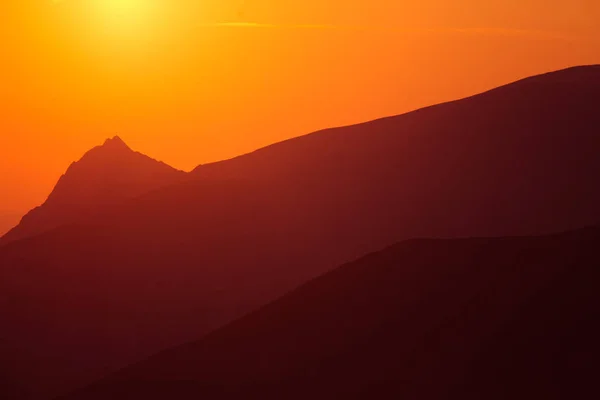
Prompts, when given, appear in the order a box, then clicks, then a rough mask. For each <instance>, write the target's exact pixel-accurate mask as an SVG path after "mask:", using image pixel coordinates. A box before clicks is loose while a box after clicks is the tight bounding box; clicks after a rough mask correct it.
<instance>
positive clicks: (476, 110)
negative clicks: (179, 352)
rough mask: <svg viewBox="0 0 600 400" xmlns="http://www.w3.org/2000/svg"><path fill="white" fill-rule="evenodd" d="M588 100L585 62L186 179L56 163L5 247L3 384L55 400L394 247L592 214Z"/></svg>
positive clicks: (1, 277)
mask: <svg viewBox="0 0 600 400" xmlns="http://www.w3.org/2000/svg"><path fill="white" fill-rule="evenodd" d="M599 102H600V67H599V66H589V67H580V68H573V69H568V70H564V71H559V72H555V73H550V74H546V75H541V76H536V77H533V78H529V79H525V80H522V81H519V82H516V83H514V84H511V85H507V86H504V87H501V88H498V89H495V90H492V91H490V92H487V93H483V94H480V95H477V96H474V97H471V98H467V99H463V100H459V101H455V102H451V103H446V104H441V105H437V106H433V107H428V108H425V109H422V110H417V111H415V112H411V113H408V114H404V115H401V116H397V117H390V118H384V119H381V120H377V121H372V122H368V123H365V124H360V125H355V126H349V127H344V128H336V129H329V130H325V131H321V132H317V133H314V134H310V135H307V136H303V137H300V138H296V139H292V140H288V141H285V142H282V143H278V144H275V145H272V146H269V147H267V148H264V149H261V150H258V151H256V152H254V153H251V154H248V155H244V156H241V157H238V158H235V159H232V160H228V161H223V162H219V163H214V164H208V165H202V166H199V167H198V168H197V169H195V170H194V171H193V172H191V173H189V174H184V173H180V172H177V171H174V170H172V169H170V168H169V167H167V166H164V165H161V164H157V163H156V162H154V161H152V160H150V159H147V158H145V156H142V155H138V154H135V153H133V152H131V151H129V150H125V149H124V146H123V145H122V144H120V143H119V141H117V142H116V143H113V144H115V145H116V146H114V147H116V148H117V149H120V150H118V151H114V153H119V154H121V153H123V154H124V156H123V158H122V160H123V161H122V162H120V163H115V164H112V163H113V162H115V160H117V159H120V158H118V157H116V156H113V155H112V154H113V151H110V152H108V151H106V150H107V149H99V150H98V151H95V150H93V152H94V153H98V154H107V153H110V154H111V156H108V157H105V158H102V157H100V158H102V159H103V160H104V162H100V163H97V164H96V163H91V162H90V163H89V164H93V165H98V166H99V167H98V168H97V169H96V168H90V169H89V170H88V169H87V168H85V169H84V168H81V173H78V172H77V171H79V170H80V169H79V165H77V164H76V165H75V166H73V167H72V168H71V169H70V170H69V171H68V172H67V174H66V175H65V177H64V178H63V179H61V182H59V184H58V185H57V188H56V189H55V193H53V195H51V196H50V197H49V199H48V201H47V204H46V205H44V206H42V207H41V208H40V209H39V213H42V212H44V213H47V215H51V216H52V219H51V222H52V223H51V224H46V222H45V221H44V219H43V218H42V217H40V218H39V220H38V219H36V218H34V217H33V214H32V216H31V218H26V219H24V220H23V222H22V224H21V226H20V227H17V228H16V230H15V232H16V233H19V235H20V237H22V238H23V239H21V240H12V241H10V240H9V239H10V238H11V236H8V237H7V239H6V241H5V243H6V244H5V245H3V246H2V247H0V326H2V327H3V332H2V341H1V342H0V354H2V357H0V376H4V377H5V378H4V381H5V382H8V383H7V386H8V384H10V389H9V388H7V389H6V391H8V390H10V391H11V393H12V397H11V398H14V399H21V398H23V399H44V398H48V397H49V396H52V395H56V394H61V393H65V392H66V391H69V390H70V389H72V388H74V387H77V386H80V385H83V384H86V383H89V382H91V381H93V380H96V379H99V378H101V377H102V376H103V375H105V374H106V373H109V372H111V371H114V370H116V369H118V368H121V367H123V366H125V365H128V364H131V363H133V362H135V361H137V360H140V359H142V358H144V357H148V356H150V355H152V354H154V353H156V352H157V351H159V350H161V349H165V348H168V347H172V346H174V345H177V344H181V343H185V342H187V341H190V340H195V339H197V338H199V337H201V336H202V335H203V334H205V333H207V332H209V331H211V330H214V329H215V328H218V327H220V326H223V325H224V324H225V323H228V322H230V321H232V320H234V319H235V318H238V317H241V316H243V315H244V314H246V313H247V312H249V311H251V310H254V309H256V308H258V307H260V306H262V305H264V304H266V303H268V302H270V301H272V300H273V299H275V298H277V297H279V296H281V295H283V294H285V293H286V292H288V291H289V290H290V289H292V288H294V287H297V286H298V285H300V284H302V283H304V282H306V281H308V280H309V279H311V278H314V277H316V276H318V275H321V274H322V273H324V272H327V271H329V270H331V269H332V268H334V267H336V266H338V265H341V264H343V263H345V262H348V261H350V260H354V259H357V258H358V257H360V256H363V255H364V254H367V253H370V252H373V251H377V250H380V249H382V248H384V247H386V246H389V245H391V244H393V243H396V242H398V241H402V240H405V239H410V238H414V237H446V238H455V237H465V236H507V235H535V234H542V233H550V232H556V231H562V230H568V229H576V228H580V227H583V226H587V225H590V224H595V223H597V222H598V221H600V208H599V207H598V204H600V186H599V185H598V171H600V157H598V154H600V135H599V134H598V132H600V113H598V111H597V105H598V104H599ZM110 147H112V145H111V146H110ZM84 158H86V157H84ZM132 160H135V162H134V161H132ZM142 160H145V161H142ZM138 163H139V164H138ZM78 164H81V165H84V164H88V163H87V162H86V163H84V162H83V160H82V161H80V163H78ZM142 164H143V166H142ZM133 165H138V166H137V167H135V169H132V168H133V167H132V166H133ZM150 165H151V166H152V167H150ZM128 168H129V169H128ZM150 170H152V171H160V173H159V172H156V173H155V172H151V173H150V172H148V171H150ZM88 171H89V172H88ZM106 171H111V172H106ZM127 171H129V172H127ZM121 175H122V176H121ZM159 175H160V177H161V178H160V179H157V176H159ZM97 176H101V177H102V178H101V179H95V178H94V177H97ZM71 177H73V178H71ZM142 178H143V179H142ZM159 181H160V182H162V183H159ZM142 183H143V184H142ZM130 188H135V190H131V191H130ZM59 189H60V190H59ZM142 192H143V193H142ZM90 193H94V194H93V195H90ZM51 199H56V200H51ZM54 201H56V203H57V206H52V207H51V206H50V204H52V203H53V202H54ZM78 204H81V207H82V208H85V211H84V212H82V213H80V212H79V210H78V208H75V207H73V209H74V210H75V211H77V212H75V213H72V212H71V208H72V206H73V205H78ZM62 206H66V207H65V209H67V211H68V212H66V213H62V211H60V210H61V207H62ZM53 207H55V208H53ZM56 210H59V211H56ZM90 210H92V211H90ZM81 214H85V216H81ZM40 215H42V214H40ZM36 221H39V222H36ZM51 226H55V227H56V228H54V229H50V230H48V229H49V228H50V227H51ZM44 231H45V232H44ZM15 232H13V233H11V235H14V234H16V233H15ZM40 232H44V233H41V234H38V233H40ZM399 289H402V288H399ZM0 381H1V379H0ZM0 383H1V382H0ZM0 390H1V389H0ZM15 393H20V394H18V395H17V394H15Z"/></svg>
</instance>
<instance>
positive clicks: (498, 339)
mask: <svg viewBox="0 0 600 400" xmlns="http://www.w3.org/2000/svg"><path fill="white" fill-rule="evenodd" d="M598 246H600V229H598V228H591V229H585V230H580V231H577V232H570V233H565V234H559V235H553V236H542V237H513V238H498V239H462V240H412V241H408V242H404V243H401V244H398V245H395V246H393V247H390V248H388V249H386V250H384V251H381V252H378V253H375V254H371V255H368V256H366V257H364V258H362V259H360V260H358V261H356V262H353V263H350V264H347V265H345V266H343V267H341V268H338V269H336V270H335V271H333V272H331V273H328V274H326V275H325V276H322V277H320V278H317V279H315V280H313V281H311V282H310V283H308V284H306V285H304V286H302V287H300V288H299V289H297V290H295V291H294V292H292V293H291V294H288V295H286V296H285V297H283V298H282V299H280V300H278V301H276V302H274V303H272V304H270V305H268V306H266V307H264V308H262V309H261V310H259V311H257V312H255V313H252V314H250V315H248V316H247V317H244V318H242V319H240V320H238V321H236V322H234V323H232V324H230V325H229V326H227V327H225V328H223V329H220V330H218V331H216V332H214V333H212V334H210V335H209V336H207V337H206V338H204V339H202V340H200V341H198V342H195V343H191V344H188V345H185V346H182V347H179V348H176V349H173V350H169V351H165V352H163V353H161V354H159V355H157V356H155V357H153V358H151V359H149V360H147V361H144V362H142V363H139V364H137V365H134V366H132V367H130V368H127V369H126V370H124V371H122V372H120V373H118V374H116V375H114V376H113V377H111V378H109V379H106V380H104V381H103V382H101V383H99V384H96V385H94V386H92V387H90V388H88V389H86V390H83V391H80V392H78V393H76V394H74V395H72V396H69V397H68V399H69V400H104V399H113V400H119V399H123V400H125V399H132V398H140V399H142V398H143V399H148V400H152V399H167V398H173V399H174V398H177V399H181V400H185V399H195V398H203V399H238V398H252V399H283V398H285V399H306V398H316V399H331V398H356V399H358V398H365V399H366V398H419V399H465V398H467V399H483V398H486V399H508V398H511V399H532V398H544V399H565V398H572V397H578V396H580V395H583V394H585V395H586V396H585V397H588V396H591V397H594V396H593V393H596V394H598V393H599V392H598V388H597V386H596V385H595V373H594V371H595V370H596V366H597V360H598V357H599V356H600V346H599V345H598V342H597V337H598V334H600V328H599V324H598V312H597V311H598V307H600V295H599V294H598V290H599V289H600V287H599V282H600V279H599V278H600V253H598V251H597V249H598Z"/></svg>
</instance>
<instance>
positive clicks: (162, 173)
mask: <svg viewBox="0 0 600 400" xmlns="http://www.w3.org/2000/svg"><path fill="white" fill-rule="evenodd" d="M184 175H185V173H184V172H182V171H179V170H176V169H174V168H172V167H170V166H169V165H167V164H165V163H163V162H159V161H157V160H154V159H152V158H150V157H148V156H146V155H144V154H142V153H138V152H136V151H134V150H132V149H131V148H130V147H129V146H127V144H125V142H124V141H123V140H122V139H121V138H120V137H119V136H115V137H113V138H109V139H107V140H106V141H105V142H104V144H102V145H100V146H96V147H94V148H92V149H91V150H89V151H88V152H86V153H85V154H84V155H83V157H81V159H79V161H76V162H74V163H72V164H71V166H70V167H69V168H68V169H67V171H66V172H65V174H64V175H63V176H61V177H60V179H59V181H58V183H57V184H56V186H55V187H54V189H53V190H52V192H51V193H50V195H49V196H48V199H47V200H46V202H45V203H44V204H43V205H42V206H40V207H37V208H35V209H33V210H31V211H30V212H29V213H28V214H27V215H26V216H25V217H24V218H23V219H22V220H21V223H20V224H19V225H18V226H17V227H15V228H14V229H13V230H11V231H10V232H8V233H7V234H6V235H5V236H4V237H2V238H1V239H0V244H2V243H3V242H4V243H5V242H8V241H13V240H17V239H20V238H22V237H26V236H32V235H34V234H38V233H42V232H44V231H47V230H50V229H52V228H55V227H57V226H60V225H63V224H64V223H67V222H69V221H71V220H74V219H77V218H80V217H82V216H85V215H89V214H90V213H95V212H97V211H98V210H101V209H103V208H104V207H107V206H111V205H115V204H118V203H120V202H122V201H124V200H126V199H129V198H133V197H136V196H139V195H142V194H144V193H146V192H148V191H151V190H154V189H157V188H159V187H161V186H164V185H168V184H170V183H173V182H175V181H177V180H179V179H180V178H181V177H182V176H184Z"/></svg>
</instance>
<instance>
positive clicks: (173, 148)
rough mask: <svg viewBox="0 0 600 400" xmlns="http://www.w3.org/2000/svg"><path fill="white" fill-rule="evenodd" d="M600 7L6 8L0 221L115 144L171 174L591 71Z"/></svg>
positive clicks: (133, 4) (350, 2)
mask: <svg viewBox="0 0 600 400" xmlns="http://www.w3.org/2000/svg"><path fill="white" fill-rule="evenodd" d="M597 21H600V2H599V1H597V0H571V1H567V0H564V1H563V0H560V1H559V0H492V1H485V2H482V1H479V0H454V1H449V0H419V1H416V0H303V1H299V0H293V1H292V0H15V1H12V0H2V1H1V2H0V57H1V58H0V59H1V60H2V63H1V64H0V72H1V74H0V104H1V108H0V217H2V216H4V215H7V214H11V215H12V214H14V213H20V212H24V211H26V210H28V209H29V208H31V207H33V206H35V205H37V204H39V203H41V202H42V201H43V200H44V199H45V196H46V195H47V194H48V193H49V191H50V190H51V188H52V186H53V185H54V184H55V182H56V180H57V179H58V177H59V176H60V174H61V173H62V172H63V171H64V170H65V169H66V168H67V166H68V165H69V164H70V162H72V161H73V160H76V159H77V158H79V157H80V156H81V155H82V154H83V153H84V152H85V151H86V150H87V149H89V148H90V147H92V146H94V145H97V144H99V143H101V142H102V141H103V140H104V139H105V138H106V137H109V136H114V135H115V134H118V135H120V136H121V137H122V138H123V139H124V140H125V141H126V142H127V143H128V144H129V145H130V146H131V147H133V148H134V149H136V150H139V151H141V152H144V153H146V154H148V155H150V156H152V157H154V158H158V159H160V160H163V161H165V162H167V163H169V164H171V165H173V166H175V167H178V168H181V169H185V170H189V169H191V168H193V167H194V166H196V165H197V164H199V163H203V162H207V161H213V160H218V159H223V158H228V157H232V156H235V155H237V154H239V153H243V152H247V151H250V150H252V149H255V148H258V147H261V146H264V145H267V144H269V143H272V142H276V141H280V140H282V139H286V138H288V137H292V136H297V135H300V134H303V133H308V132H310V131H313V130H316V129H319V128H324V127H329V126H334V125H341V124H350V123H354V122H359V121H364V120H368V119H373V118H377V117H381V116H385V115H390V114H398V113H402V112H405V111H408V110H411V109H414V108H418V107H421V106H425V105H429V104H431V103H436V102H441V101H445V100H450V99H454V98H458V97H462V96H466V95H469V94H473V93H476V92H479V91H482V90H485V89H488V88H491V87H494V86H497V85H500V84H503V83H507V82H509V81H512V80H515V79H518V78H521V77H525V76H527V75H532V74H536V73H540V72H545V71H549V70H554V69H559V68H563V67H567V66H572V65H577V64H591V63H600V36H599V34H598V33H596V32H595V29H594V28H597V26H595V24H596V25H597Z"/></svg>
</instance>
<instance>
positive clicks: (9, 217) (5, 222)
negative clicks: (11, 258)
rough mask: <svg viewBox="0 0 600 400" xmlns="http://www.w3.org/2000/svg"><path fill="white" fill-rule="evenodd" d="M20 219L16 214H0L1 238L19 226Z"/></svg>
mask: <svg viewBox="0 0 600 400" xmlns="http://www.w3.org/2000/svg"><path fill="white" fill-rule="evenodd" d="M20 217H21V215H19V214H18V213H16V212H3V213H0V237H1V236H2V235H4V234H5V233H6V232H8V231H9V230H10V229H12V228H13V227H14V226H15V225H17V223H18V222H19V219H20Z"/></svg>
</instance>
